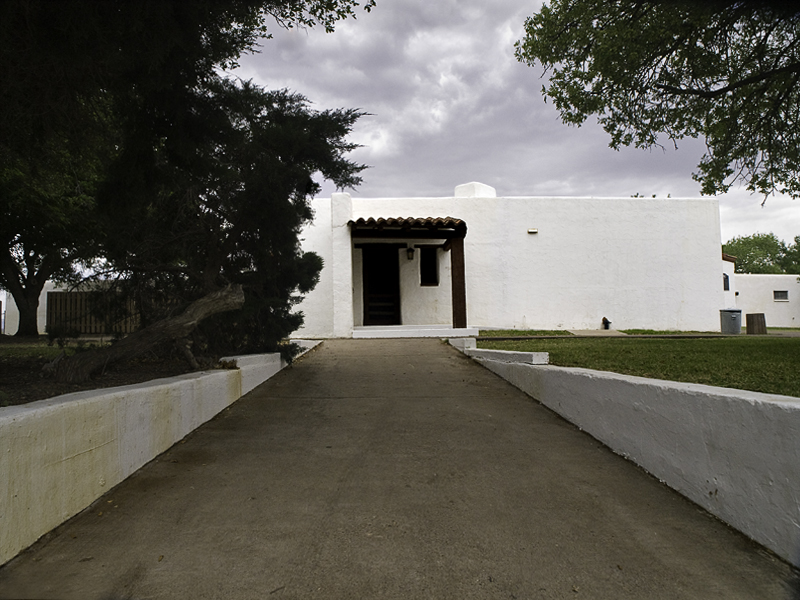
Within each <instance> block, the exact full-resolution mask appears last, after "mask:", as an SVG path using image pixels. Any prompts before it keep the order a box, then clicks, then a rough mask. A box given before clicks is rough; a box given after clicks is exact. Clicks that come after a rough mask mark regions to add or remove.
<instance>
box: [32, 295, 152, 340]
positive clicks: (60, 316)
mask: <svg viewBox="0 0 800 600" xmlns="http://www.w3.org/2000/svg"><path fill="white" fill-rule="evenodd" d="M111 299H112V298H110V297H108V296H105V295H102V294H98V293H97V292H47V331H48V332H53V331H61V332H63V333H65V334H70V333H81V334H93V335H108V334H113V333H121V334H126V333H133V332H134V331H136V330H137V329H138V327H139V313H138V311H137V310H136V305H135V303H134V302H133V300H131V299H129V300H128V301H127V302H126V303H125V304H124V305H123V306H120V307H116V308H118V309H119V310H117V311H114V310H112V307H111V306H110V302H111ZM115 313H116V314H115Z"/></svg>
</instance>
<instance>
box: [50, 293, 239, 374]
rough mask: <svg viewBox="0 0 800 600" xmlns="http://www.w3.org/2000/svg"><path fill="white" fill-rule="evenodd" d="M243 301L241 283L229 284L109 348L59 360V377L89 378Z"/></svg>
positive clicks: (175, 336)
mask: <svg viewBox="0 0 800 600" xmlns="http://www.w3.org/2000/svg"><path fill="white" fill-rule="evenodd" d="M243 304H244V292H242V286H240V285H233V286H231V285H229V286H227V287H226V288H224V289H222V290H219V291H216V292H214V293H212V294H209V295H207V296H204V297H202V298H200V299H199V300H196V301H195V302H192V303H191V304H190V305H189V306H188V307H187V309H186V310H185V311H184V312H183V313H181V314H180V315H178V316H177V317H170V318H168V319H163V320H161V321H158V322H157V323H153V324H152V325H150V326H148V327H145V328H144V329H142V330H141V331H137V332H136V333H132V334H131V335H129V336H127V337H125V338H123V339H121V340H120V341H118V342H116V343H114V344H112V345H111V346H108V347H106V348H102V349H100V350H94V351H90V352H81V353H79V354H75V355H73V356H71V357H69V358H67V359H64V360H62V361H60V362H59V363H58V365H57V366H56V372H55V376H56V380H58V381H61V382H65V383H80V382H81V381H86V380H87V379H88V378H89V377H90V376H91V375H92V374H94V373H96V372H97V371H99V370H100V369H104V368H105V367H106V366H108V365H110V364H113V363H116V362H119V361H121V360H125V359H129V358H133V357H135V356H138V355H139V354H142V353H143V352H146V351H147V350H149V349H150V348H153V347H154V346H156V345H158V344H160V343H161V342H165V341H174V340H179V339H181V338H185V337H186V336H188V335H189V334H190V333H191V332H192V331H193V330H194V328H195V327H197V324H198V323H199V322H200V321H202V320H203V319H205V318H207V317H210V316H211V315H215V314H217V313H221V312H226V311H229V310H236V309H237V308H241V307H242V305H243Z"/></svg>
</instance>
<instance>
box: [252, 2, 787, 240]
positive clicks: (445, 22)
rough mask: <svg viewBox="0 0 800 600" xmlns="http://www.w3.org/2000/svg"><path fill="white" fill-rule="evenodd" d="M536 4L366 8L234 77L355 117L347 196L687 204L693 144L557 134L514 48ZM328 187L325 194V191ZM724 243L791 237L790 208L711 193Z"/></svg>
mask: <svg viewBox="0 0 800 600" xmlns="http://www.w3.org/2000/svg"><path fill="white" fill-rule="evenodd" d="M540 4H541V3H540V2H536V1H533V2H522V1H519V0H492V2H486V1H485V0H438V1H437V2H431V0H378V6H377V7H376V8H375V9H373V11H372V12H371V13H362V12H361V11H359V17H358V20H350V21H348V22H343V23H340V24H339V25H338V27H337V29H336V32H334V33H332V34H326V33H324V32H323V31H322V30H309V31H302V30H300V31H298V30H291V31H284V30H280V29H275V31H274V39H271V40H265V41H264V42H263V43H262V48H261V53H260V54H256V55H252V56H246V57H243V59H242V61H241V68H240V69H239V70H238V71H237V75H239V76H240V77H242V78H243V79H252V80H253V81H255V82H256V83H258V84H260V85H263V86H264V87H267V88H270V89H278V88H288V89H290V90H292V91H296V92H299V93H301V94H303V95H304V96H306V97H307V98H308V99H309V100H311V101H312V102H313V106H314V107H315V108H318V109H325V108H339V107H342V108H360V109H362V110H363V111H365V112H368V113H370V115H369V116H365V117H362V119H361V120H360V121H359V123H358V124H357V126H356V129H355V131H354V133H353V135H352V141H354V142H357V143H359V144H362V145H363V148H361V149H359V150H357V151H356V152H354V153H353V154H352V155H351V156H352V158H353V159H354V160H357V161H359V162H363V163H366V164H368V165H370V166H371V168H370V169H368V170H367V171H365V172H364V173H363V176H364V183H363V184H362V185H361V186H360V187H359V188H358V189H357V190H356V191H355V192H351V193H353V194H354V195H359V196H364V197H387V196H394V197H397V196H401V197H403V196H449V195H452V194H453V188H454V187H455V186H456V185H458V184H460V183H467V182H470V181H480V182H482V183H485V184H488V185H491V186H492V187H494V188H496V189H497V193H498V195H499V196H545V195H546V196H617V197H620V196H621V197H628V196H631V195H633V194H636V193H639V194H643V195H647V196H650V195H652V194H656V195H657V196H659V197H662V196H666V195H667V194H671V195H672V197H696V196H699V185H698V184H697V182H695V181H694V180H693V179H692V176H691V175H692V173H693V172H694V171H695V170H696V166H697V164H698V161H699V159H700V156H701V155H702V153H703V144H702V142H701V141H697V140H686V141H684V142H682V143H679V149H678V150H677V151H676V150H674V149H672V148H671V147H670V148H668V149H667V150H666V152H662V151H661V150H653V151H644V150H636V149H630V148H626V149H624V150H622V151H620V152H617V151H614V150H611V149H610V148H609V147H608V136H607V134H606V133H605V132H604V131H603V130H602V129H601V128H600V127H599V126H598V125H597V124H596V123H595V122H594V120H592V121H591V122H588V123H587V124H585V125H584V126H583V127H581V128H575V127H568V126H566V125H563V124H562V123H561V122H560V120H559V118H558V113H557V111H556V110H555V108H553V106H552V104H546V103H545V102H544V100H543V98H542V95H541V88H542V84H543V80H542V79H541V75H542V71H541V69H540V68H531V67H527V66H524V65H522V64H520V63H518V62H517V61H516V60H515V58H514V42H515V41H516V40H518V39H519V38H520V37H521V36H522V32H523V24H524V21H525V17H526V16H529V15H530V14H532V13H533V12H534V11H535V10H537V9H538V7H539V6H540ZM332 191H333V189H332V188H331V187H330V186H326V187H325V190H324V193H325V195H329V194H330V193H331V192H332ZM720 207H721V210H720V212H721V221H722V241H723V242H725V241H727V240H728V239H729V238H730V237H732V236H734V235H749V234H752V233H755V232H769V231H773V232H775V233H776V234H777V235H778V236H779V237H781V238H783V239H785V240H786V241H791V240H792V239H793V238H794V236H795V235H800V200H798V201H792V200H790V199H784V198H780V197H771V198H770V199H769V200H768V201H767V203H766V206H765V207H763V208H762V207H761V198H760V197H757V196H752V195H750V194H748V193H747V192H746V191H744V190H737V191H734V192H732V193H729V194H727V195H725V196H721V197H720Z"/></svg>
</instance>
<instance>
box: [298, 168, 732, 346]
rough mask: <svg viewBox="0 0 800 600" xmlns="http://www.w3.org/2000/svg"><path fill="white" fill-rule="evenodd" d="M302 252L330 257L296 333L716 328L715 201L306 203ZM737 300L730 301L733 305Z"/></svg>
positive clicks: (473, 188) (466, 188)
mask: <svg viewBox="0 0 800 600" xmlns="http://www.w3.org/2000/svg"><path fill="white" fill-rule="evenodd" d="M314 208H315V211H316V215H315V220H314V223H313V224H312V225H311V226H309V227H308V228H306V229H305V230H304V232H303V235H302V236H301V237H302V238H303V247H304V249H305V250H313V251H315V252H317V253H318V254H320V255H321V256H322V257H323V259H324V260H325V267H324V269H323V271H322V274H321V278H320V283H319V285H318V286H317V288H316V289H315V290H314V291H312V292H311V293H310V294H309V295H308V296H307V297H306V298H305V300H304V301H303V302H302V303H301V305H300V310H302V311H303V312H304V314H305V325H304V327H303V328H302V329H301V330H299V331H298V332H296V334H295V335H296V336H297V337H319V338H326V337H360V336H364V335H371V334H374V333H375V331H376V330H379V331H382V332H383V333H384V334H387V333H388V334H391V332H392V331H395V330H397V329H398V328H409V327H413V328H417V329H421V330H424V329H425V328H426V327H427V328H431V329H432V330H434V328H436V329H435V331H436V332H437V334H439V333H441V332H442V331H444V330H446V329H448V328H457V329H461V330H463V329H464V328H465V327H466V328H488V327H497V328H515V329H599V328H601V327H602V321H603V318H604V317H605V318H607V319H608V320H610V321H611V323H612V328H614V329H631V328H646V329H659V330H667V329H674V330H700V331H718V330H719V326H720V320H719V319H720V316H719V310H720V309H721V308H724V307H725V305H726V302H730V299H729V298H728V297H727V296H726V295H725V292H724V290H723V281H722V279H723V277H722V274H723V265H722V264H721V260H720V248H721V241H720V227H719V206H718V202H717V200H716V199H715V198H691V199H679V198H659V199H655V198H568V197H550V198H535V197H508V198H502V197H497V195H496V193H495V190H494V189H493V188H491V187H489V186H486V185H483V184H480V183H469V184H465V185H460V186H458V187H456V189H455V194H454V195H453V196H450V197H444V198H358V197H355V198H354V197H351V196H350V195H349V194H334V195H333V196H332V197H331V198H330V199H324V198H320V199H317V200H315V201H314ZM731 297H733V296H731Z"/></svg>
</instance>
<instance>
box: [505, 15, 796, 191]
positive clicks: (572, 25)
mask: <svg viewBox="0 0 800 600" xmlns="http://www.w3.org/2000/svg"><path fill="white" fill-rule="evenodd" d="M799 28H800V11H797V10H796V6H795V7H794V9H793V8H792V6H791V5H787V4H786V3H784V2H780V3H779V2H777V1H776V2H766V3H765V2H757V1H755V0H753V1H746V2H742V1H735V2H734V1H730V2H728V1H720V0H717V1H713V0H712V1H710V2H680V1H669V0H660V1H659V0H654V1H645V0H612V1H608V0H552V2H550V3H549V5H545V6H543V7H542V8H541V10H540V11H539V12H538V13H537V14H534V15H533V16H531V17H530V18H528V19H527V20H526V22H525V36H524V38H523V39H522V40H520V41H519V42H517V45H516V56H517V58H518V60H520V61H522V62H524V63H527V64H529V65H534V64H535V63H539V64H541V65H543V66H544V68H545V70H546V72H548V73H549V78H548V80H547V83H546V84H545V85H544V87H543V90H542V92H543V94H544V95H545V97H546V98H549V99H551V100H552V101H553V103H554V104H555V106H556V108H557V109H558V110H559V111H560V113H561V118H562V120H563V121H564V122H565V123H568V124H572V125H580V124H582V123H583V122H584V121H585V120H586V119H587V118H588V117H589V116H590V115H596V116H597V118H598V121H599V122H600V124H601V125H602V126H603V128H604V129H605V130H606V131H607V132H608V133H609V134H610V136H611V142H610V145H611V146H612V147H613V148H619V147H621V146H627V145H634V146H636V147H639V148H652V147H654V146H660V145H663V144H665V143H668V142H671V143H675V142H676V141H677V140H680V139H681V138H684V137H691V138H697V137H699V138H703V139H704V140H705V142H706V146H707V152H706V154H705V155H704V156H703V158H702V159H701V162H700V165H699V169H698V172H697V173H695V174H694V176H695V178H696V179H697V180H698V181H699V182H700V184H701V191H702V192H703V193H705V194H715V193H719V192H723V191H726V190H728V189H729V188H730V186H731V185H732V184H733V183H734V182H736V181H740V182H742V183H744V184H745V185H746V187H747V188H748V189H749V190H751V191H753V192H757V193H759V194H763V195H764V197H765V198H766V196H767V195H769V194H772V193H775V192H779V193H786V194H789V195H791V196H792V197H798V196H800V179H798V173H800V86H798V83H799V82H800V39H798V31H799Z"/></svg>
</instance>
